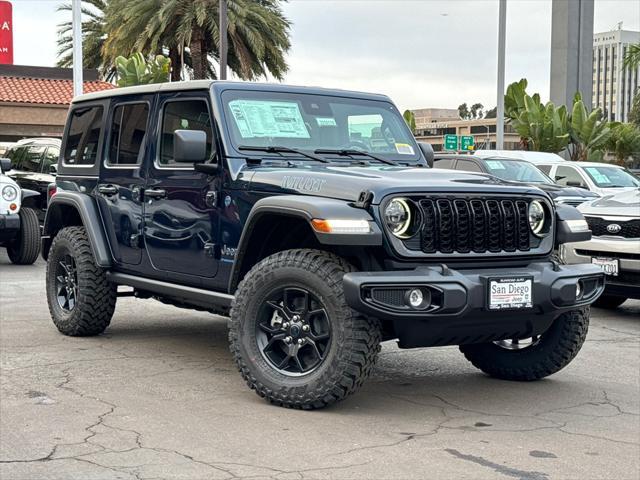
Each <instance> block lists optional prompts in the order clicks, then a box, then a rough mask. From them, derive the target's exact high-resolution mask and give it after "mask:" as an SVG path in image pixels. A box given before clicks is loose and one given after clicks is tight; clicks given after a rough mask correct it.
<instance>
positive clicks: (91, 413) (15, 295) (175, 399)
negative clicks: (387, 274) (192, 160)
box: [0, 252, 640, 480]
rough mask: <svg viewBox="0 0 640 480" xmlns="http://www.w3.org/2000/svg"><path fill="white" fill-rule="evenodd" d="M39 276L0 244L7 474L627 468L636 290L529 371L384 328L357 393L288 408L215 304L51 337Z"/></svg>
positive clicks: (630, 468) (40, 269)
mask: <svg viewBox="0 0 640 480" xmlns="http://www.w3.org/2000/svg"><path fill="white" fill-rule="evenodd" d="M43 276H44V262H42V260H39V261H38V262H37V263H36V264H35V265H33V266H27V267H18V266H13V265H11V264H10V263H9V260H8V259H7V257H6V255H5V254H4V252H2V253H0V361H1V372H0V386H1V391H0V478H2V479H3V480H5V479H38V478H42V479H69V478H82V479H116V478H117V479H156V478H162V479H165V478H167V479H173V478H189V479H193V478H202V479H205V478H206V479H218V478H220V479H225V478H254V479H255V478H257V479H260V478H279V479H285V480H288V479H341V478H344V479H371V478H384V479H409V478H416V479H420V478H427V477H429V478H469V479H479V478H480V479H484V478H498V479H499V478H505V479H509V478H512V479H513V478H522V479H532V480H537V479H542V480H544V479H569V478H572V479H573V478H576V479H577V478H580V479H612V478H616V479H637V478H639V477H640V301H628V302H627V303H626V304H625V305H623V307H621V308H619V309H618V310H616V311H613V312H610V311H604V310H597V309H594V310H593V311H592V322H591V329H590V333H589V336H588V338H587V342H586V344H585V346H584V347H583V350H582V351H581V352H580V354H579V356H578V357H577V359H576V360H575V361H574V362H573V363H571V364H570V365H569V366H568V367H567V368H566V369H565V370H564V371H562V372H560V373H559V374H556V375H555V376H553V377H550V378H549V379H546V380H543V381H540V382H535V383H510V382H504V381H498V380H492V379H489V378H487V377H486V376H484V375H482V374H481V373H479V372H478V371H476V370H475V369H474V368H473V367H472V366H471V365H470V364H468V363H467V362H466V361H465V359H464V358H463V356H462V354H460V353H459V352H458V350H457V348H455V347H451V348H438V349H419V350H406V351H404V350H399V349H398V348H397V347H396V346H395V344H393V343H391V342H389V343H386V344H384V346H383V350H382V354H381V357H380V360H379V362H378V365H377V367H376V369H375V372H374V376H373V378H372V379H370V380H369V381H368V383H367V384H366V385H365V387H364V388H363V389H362V390H361V391H360V392H359V393H358V394H357V395H355V396H353V397H351V398H349V399H348V400H346V401H344V402H342V403H340V404H338V405H335V406H333V407H331V408H328V409H325V410H322V411H316V412H299V411H292V410H286V409H282V408H277V407H273V406H270V405H268V404H267V403H265V402H264V401H262V400H261V399H260V398H258V397H257V396H256V395H255V394H254V393H253V392H251V391H250V390H248V389H247V388H246V386H245V385H244V382H243V381H242V380H241V378H240V375H239V374H238V373H237V371H236V369H235V365H234V364H233V363H232V360H231V356H230V354H229V352H228V349H227V341H226V319H224V318H221V317H215V316H213V315H209V314H206V313H198V312H191V311H188V310H180V309H177V308H174V307H170V306H166V305H162V304H160V303H158V302H154V301H151V300H148V301H139V300H134V299H129V298H124V299H120V300H119V302H118V308H117V310H116V314H115V316H114V319H113V322H112V324H111V327H110V328H109V329H108V330H107V333H106V334H105V335H102V336H99V337H94V338H85V339H81V338H69V337H64V336H62V335H60V334H58V333H57V331H56V330H55V328H54V326H53V324H52V323H51V321H50V319H49V313H48V310H47V305H46V301H45V299H44V283H43Z"/></svg>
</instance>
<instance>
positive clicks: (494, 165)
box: [487, 160, 505, 170]
mask: <svg viewBox="0 0 640 480" xmlns="http://www.w3.org/2000/svg"><path fill="white" fill-rule="evenodd" d="M487 167H489V169H491V170H505V167H504V164H503V163H502V162H501V161H499V160H487Z"/></svg>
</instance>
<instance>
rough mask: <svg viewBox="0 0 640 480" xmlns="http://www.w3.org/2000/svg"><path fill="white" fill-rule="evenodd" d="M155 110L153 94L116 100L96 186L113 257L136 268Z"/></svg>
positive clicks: (115, 98) (139, 251)
mask: <svg viewBox="0 0 640 480" xmlns="http://www.w3.org/2000/svg"><path fill="white" fill-rule="evenodd" d="M152 107H153V96H152V95H145V96H136V97H135V98H130V97H114V100H113V101H112V103H111V107H110V111H109V117H108V119H109V120H108V125H109V128H108V130H107V133H106V144H107V147H106V149H105V158H104V161H103V162H102V165H101V174H100V183H99V184H98V186H97V187H96V190H97V195H96V198H97V200H98V206H99V208H100V213H101V215H102V217H103V218H104V219H105V222H104V224H105V228H106V232H107V236H108V238H109V243H110V245H111V249H112V251H113V255H114V258H115V260H116V262H118V263H120V264H124V265H125V266H126V265H127V264H130V265H137V264H139V263H140V261H141V259H142V244H143V242H142V207H143V205H142V189H143V188H144V184H145V179H144V171H145V170H144V169H145V161H144V159H145V157H146V156H148V152H147V149H148V145H147V144H148V142H147V138H148V137H149V132H148V126H149V125H150V122H149V118H150V112H151V111H152Z"/></svg>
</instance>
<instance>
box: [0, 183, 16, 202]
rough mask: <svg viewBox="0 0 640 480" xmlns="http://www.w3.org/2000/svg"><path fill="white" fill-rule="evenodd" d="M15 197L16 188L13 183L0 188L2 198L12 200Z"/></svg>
mask: <svg viewBox="0 0 640 480" xmlns="http://www.w3.org/2000/svg"><path fill="white" fill-rule="evenodd" d="M16 198H18V189H17V188H16V187H14V186H13V185H5V186H4V188H3V189H2V199H3V200H5V201H7V202H13V201H14V200H15V199H16Z"/></svg>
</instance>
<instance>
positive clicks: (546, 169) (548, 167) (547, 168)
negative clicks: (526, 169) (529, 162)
mask: <svg viewBox="0 0 640 480" xmlns="http://www.w3.org/2000/svg"><path fill="white" fill-rule="evenodd" d="M536 167H538V170H540V171H541V172H542V173H546V174H547V175H549V172H550V171H551V165H536Z"/></svg>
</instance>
